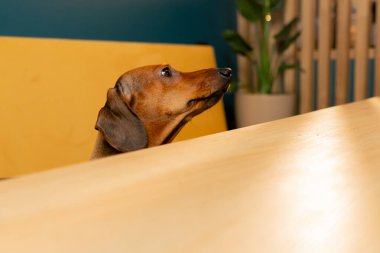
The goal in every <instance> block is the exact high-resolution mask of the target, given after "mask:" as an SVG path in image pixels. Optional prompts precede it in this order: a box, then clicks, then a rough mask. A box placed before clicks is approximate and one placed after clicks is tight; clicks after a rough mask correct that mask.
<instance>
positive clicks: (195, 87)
mask: <svg viewBox="0 0 380 253" xmlns="http://www.w3.org/2000/svg"><path fill="white" fill-rule="evenodd" d="M231 74H232V72H231V69H229V68H221V69H204V70H199V71H195V72H188V73H184V72H180V71H177V70H175V69H174V68H172V67H171V66H169V65H153V66H145V67H141V68H137V69H133V70H131V71H128V72H126V73H125V74H123V75H122V76H121V77H120V78H119V79H118V80H117V82H116V85H115V87H114V88H111V89H109V90H108V93H107V102H106V104H105V106H104V107H103V108H101V110H100V111H99V115H98V119H97V122H96V126H95V129H96V130H98V131H99V134H98V138H97V140H96V144H95V148H94V150H93V153H92V156H91V159H95V158H100V157H105V156H110V155H115V154H119V153H123V152H129V151H134V150H138V149H142V148H147V147H153V146H157V145H161V144H166V143H169V142H170V141H172V140H173V138H174V137H175V136H176V135H177V134H178V132H179V131H180V130H181V128H182V127H183V126H184V125H185V124H186V123H187V122H189V121H190V120H191V119H192V118H193V117H194V116H196V115H198V114H200V113H201V112H203V111H205V110H207V109H208V108H210V107H212V106H213V105H214V104H216V103H217V102H218V101H219V100H220V99H221V97H222V96H223V95H224V93H225V92H226V91H227V88H228V86H229V84H230V83H231Z"/></svg>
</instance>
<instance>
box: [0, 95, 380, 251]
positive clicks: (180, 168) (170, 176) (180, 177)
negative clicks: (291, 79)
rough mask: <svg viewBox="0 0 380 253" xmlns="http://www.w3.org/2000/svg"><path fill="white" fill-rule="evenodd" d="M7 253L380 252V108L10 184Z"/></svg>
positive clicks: (3, 231) (365, 106)
mask: <svg viewBox="0 0 380 253" xmlns="http://www.w3.org/2000/svg"><path fill="white" fill-rule="evenodd" d="M0 251H1V252H4V253H18V252H28V253H30V252H36V253H37V252H38V253H44V252H54V253H59V252H65V253H68V252H70V253H74V252H91V253H97V252H99V253H104V252H112V253H118V252H123V253H125V252H165V253H168V252H181V253H182V252H218V253H221V252H234V253H236V252H244V253H246V252H260V253H262V252H292V253H294V252H305V253H310V252H319V253H321V252H328V253H331V252H355V253H357V252H380V98H372V99H369V100H366V101H363V102H358V103H354V104H349V105H344V106H339V107H335V108H330V109H325V110H321V111H317V112H313V113H309V114H304V115H301V116H297V117H293V118H288V119H285V120H280V121H276V122H272V123H267V124H262V125H257V126H252V127H248V128H243V129H239V130H235V131H230V132H226V133H222V134H217V135H212V136H208V137H204V138H199V139H194V140H190V141H185V142H180V143H176V144H170V145H166V146H163V147H159V148H153V149H149V150H144V151H139V152H134V153H129V154H125V155H120V156H116V157H111V158H107V159H103V160H99V161H93V162H88V163H84V164H79V165H75V166H71V167H66V168H62V169H57V170H52V171H48V172H44V173H39V174H34V175H30V176H26V177H22V178H18V179H14V180H9V181H3V182H1V183H0Z"/></svg>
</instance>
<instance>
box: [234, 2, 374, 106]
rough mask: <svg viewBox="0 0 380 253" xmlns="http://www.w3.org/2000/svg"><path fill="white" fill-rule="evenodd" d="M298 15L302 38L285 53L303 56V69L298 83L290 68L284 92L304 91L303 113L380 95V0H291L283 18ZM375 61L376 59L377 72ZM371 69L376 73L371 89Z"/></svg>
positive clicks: (301, 101)
mask: <svg viewBox="0 0 380 253" xmlns="http://www.w3.org/2000/svg"><path fill="white" fill-rule="evenodd" d="M377 3H378V4H377ZM297 15H299V18H300V24H299V26H298V27H299V28H300V29H301V31H302V34H301V38H300V40H299V42H298V43H297V47H296V46H295V45H294V46H293V47H291V48H290V49H289V50H288V51H287V52H286V57H287V58H288V59H289V58H292V57H294V58H295V59H297V58H298V60H299V62H300V64H301V67H302V69H303V71H302V72H300V74H299V75H300V78H299V82H300V83H299V85H295V84H296V81H297V80H298V78H297V76H296V72H295V71H288V72H287V73H286V75H285V78H284V80H285V83H284V85H285V92H287V93H296V94H299V96H300V97H299V112H301V113H304V112H309V111H312V110H314V109H322V108H325V107H328V106H330V105H332V104H333V105H334V104H344V103H347V102H350V101H352V100H354V101H357V100H362V99H364V98H367V97H369V96H372V95H377V96H379V95H380V22H379V21H380V0H376V1H373V0H286V4H285V8H284V21H289V20H291V19H292V18H293V17H295V16H297ZM373 15H375V16H373ZM374 20H376V23H375V24H374ZM372 28H374V29H372ZM247 36H248V37H249V38H251V39H252V38H254V36H249V35H247ZM370 60H375V68H374V71H372V69H370V67H371V65H369V62H370ZM332 61H335V67H332V66H334V65H332V64H331V63H332ZM350 62H353V63H354V65H353V66H354V67H351V66H350ZM315 63H316V66H317V72H315V71H314V69H315ZM372 72H374V73H372ZM369 73H371V74H374V84H373V87H372V86H371V89H370V87H369V85H370V81H371V84H372V78H371V79H370V78H369ZM251 74H252V72H251ZM242 75H247V70H244V71H241V72H240V77H241V76H242ZM333 77H335V78H333ZM243 79H244V80H247V79H246V78H243ZM316 80H318V81H317V82H316ZM332 80H335V81H334V83H332ZM351 84H353V87H352V86H351ZM314 85H317V87H314ZM297 87H299V89H300V90H299V91H297V90H296V89H297ZM332 88H335V90H333V89H332ZM372 90H374V92H373V93H372ZM315 91H316V94H315ZM331 91H334V92H331ZM370 91H371V92H370ZM331 102H333V103H331ZM315 105H316V107H315Z"/></svg>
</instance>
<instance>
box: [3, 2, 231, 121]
mask: <svg viewBox="0 0 380 253" xmlns="http://www.w3.org/2000/svg"><path fill="white" fill-rule="evenodd" d="M235 27H236V8H235V0H160V1H157V0H156V1H155V0H0V36H1V35H9V36H32V37H54V38H76V39H96V40H118V41H137V42H164V43H184V44H193V43H206V44H211V45H212V46H214V48H215V52H216V57H217V62H218V65H219V66H220V67H222V66H223V67H224V66H229V67H232V68H233V69H236V59H235V57H234V55H233V53H232V51H231V50H230V49H229V48H228V46H227V45H226V44H225V43H224V41H223V39H222V38H221V32H222V31H223V30H225V29H227V28H235ZM231 99H232V98H231V97H230V96H227V99H226V107H227V116H228V118H229V122H230V126H231V122H232V121H233V120H232V117H233V116H232V106H231V104H232V102H231ZM232 124H233V123H232Z"/></svg>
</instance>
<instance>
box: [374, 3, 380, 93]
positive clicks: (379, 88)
mask: <svg viewBox="0 0 380 253" xmlns="http://www.w3.org/2000/svg"><path fill="white" fill-rule="evenodd" d="M375 64H376V65H375V68H376V69H375V95H376V96H380V0H377V1H376V55H375Z"/></svg>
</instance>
